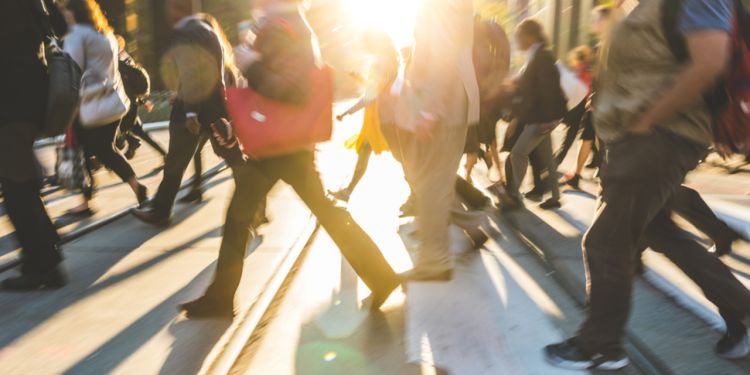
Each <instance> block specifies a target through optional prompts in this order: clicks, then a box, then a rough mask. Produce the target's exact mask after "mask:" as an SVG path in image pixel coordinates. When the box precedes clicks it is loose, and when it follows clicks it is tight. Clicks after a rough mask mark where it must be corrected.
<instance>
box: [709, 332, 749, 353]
mask: <svg viewBox="0 0 750 375" xmlns="http://www.w3.org/2000/svg"><path fill="white" fill-rule="evenodd" d="M716 355H718V356H719V357H721V358H725V359H741V358H745V357H747V356H748V355H750V335H748V334H747V331H745V332H743V334H740V335H733V334H730V333H729V332H727V333H726V334H724V337H722V338H721V340H719V342H718V343H717V344H716Z"/></svg>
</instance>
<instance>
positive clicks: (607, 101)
mask: <svg viewBox="0 0 750 375" xmlns="http://www.w3.org/2000/svg"><path fill="white" fill-rule="evenodd" d="M734 4H735V2H734V1H732V0H716V1H699V0H689V1H682V3H681V7H679V8H674V4H673V3H671V2H667V0H663V1H647V2H646V1H642V2H640V3H639V4H638V6H637V7H636V8H635V10H633V12H632V13H631V14H630V15H629V16H628V17H627V19H626V20H625V21H623V22H621V23H619V24H618V25H617V26H616V27H615V28H614V29H613V31H612V35H611V38H610V40H609V41H608V44H607V47H606V52H607V53H606V54H605V55H604V56H605V57H604V59H603V60H602V61H601V62H600V63H601V64H602V66H601V74H599V75H598V76H597V94H596V95H597V96H596V100H595V101H594V117H595V120H596V121H595V127H596V130H597V134H598V135H599V137H600V138H601V139H602V140H603V141H604V143H605V144H606V148H607V161H606V163H605V164H604V165H603V167H602V170H601V180H602V191H601V196H600V200H599V205H598V209H597V213H596V217H595V219H594V223H593V224H592V225H591V227H590V229H589V231H588V233H587V234H586V236H585V237H584V243H583V248H584V252H585V256H584V259H585V260H586V271H587V274H586V276H587V286H588V290H587V296H588V310H587V315H586V319H585V321H584V322H583V324H582V325H581V327H580V330H579V332H578V334H577V335H576V336H575V337H574V338H572V339H570V340H567V341H565V342H562V343H559V344H555V345H550V346H548V347H547V348H546V349H545V353H546V357H547V360H548V361H549V362H550V363H552V364H555V365H557V366H560V367H566V368H571V369H579V370H589V371H590V370H597V369H601V370H617V369H621V368H623V367H625V366H627V365H628V363H629V360H628V357H627V356H626V355H625V353H624V351H623V347H622V340H623V336H624V331H625V324H626V322H627V320H628V316H629V312H630V303H631V298H632V288H633V276H634V270H635V259H636V256H637V254H638V251H639V250H640V249H641V247H642V246H643V245H646V246H649V247H650V248H651V249H653V250H655V251H658V252H661V253H663V254H664V255H665V256H667V258H669V260H671V261H672V262H674V263H675V264H676V265H677V266H678V267H680V269H681V270H682V271H683V272H685V273H686V274H687V276H689V277H690V278H691V279H692V280H693V281H694V282H695V283H696V284H697V285H698V286H699V287H700V288H701V290H702V291H703V293H704V294H705V296H706V298H708V299H709V300H710V301H711V302H712V303H714V304H715V305H716V306H717V307H718V310H719V313H720V314H721V316H722V317H723V318H724V321H725V323H726V327H727V331H726V333H725V335H724V337H722V338H721V340H720V341H719V342H718V343H717V345H716V349H715V350H716V353H717V354H718V355H719V356H722V357H724V358H728V359H737V358H743V357H745V356H747V355H748V354H750V339H749V338H748V333H747V329H746V327H745V325H744V324H743V322H742V320H743V319H744V318H746V317H747V316H748V314H749V313H750V292H749V291H748V290H747V289H746V288H745V286H744V285H743V284H742V283H741V282H739V281H738V280H737V279H736V278H735V277H734V275H733V274H732V272H731V271H730V270H729V268H727V267H726V266H725V265H724V264H723V263H722V262H721V261H720V260H719V259H718V258H716V257H715V256H713V255H711V254H709V253H708V252H707V251H706V250H705V248H704V247H703V246H701V245H700V244H699V243H698V242H696V241H695V240H694V239H693V238H691V237H690V236H688V235H686V234H685V233H684V231H683V230H682V229H680V228H679V227H678V226H677V225H676V224H675V223H674V221H673V220H672V212H673V210H674V206H673V204H674V203H673V202H675V199H676V198H677V196H676V195H675V192H676V191H679V189H680V186H681V184H682V182H683V180H684V179H685V176H686V175H687V173H688V172H690V171H691V170H693V169H694V168H695V167H696V166H697V165H698V163H699V162H700V160H701V159H702V158H704V157H705V156H706V154H707V152H708V148H709V146H710V145H711V143H712V139H713V129H712V120H711V115H710V110H709V107H708V105H707V102H706V100H705V98H704V94H705V92H707V91H708V89H709V88H710V87H711V85H713V84H714V83H715V82H716V81H717V80H718V79H719V77H720V76H721V75H722V73H723V72H724V70H725V69H726V67H727V66H728V65H729V62H730V55H731V49H730V39H731V35H730V33H731V32H732V29H733V28H732V23H733V16H734V11H733V7H734ZM676 10H679V12H676V13H675V18H674V19H676V20H677V22H676V25H675V29H674V30H672V29H667V28H666V27H663V25H664V23H663V21H664V19H665V17H666V16H665V13H664V12H669V11H676ZM666 18H669V17H666ZM667 35H674V36H676V37H677V38H679V39H680V40H683V41H684V46H685V49H686V50H685V51H686V53H687V55H688V56H687V57H688V58H687V59H685V60H684V61H682V60H679V59H678V58H677V55H676V54H675V53H674V51H673V49H672V48H670V44H669V43H668V42H667V40H669V38H668V37H667ZM634 46H641V47H639V48H634ZM642 46H648V48H642ZM634 67H637V69H634Z"/></svg>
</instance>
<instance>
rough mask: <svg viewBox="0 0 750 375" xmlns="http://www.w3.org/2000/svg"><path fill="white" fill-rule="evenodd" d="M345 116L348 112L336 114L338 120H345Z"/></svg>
mask: <svg viewBox="0 0 750 375" xmlns="http://www.w3.org/2000/svg"><path fill="white" fill-rule="evenodd" d="M344 117H346V113H342V114H340V115H338V116H336V121H339V122H340V121H344Z"/></svg>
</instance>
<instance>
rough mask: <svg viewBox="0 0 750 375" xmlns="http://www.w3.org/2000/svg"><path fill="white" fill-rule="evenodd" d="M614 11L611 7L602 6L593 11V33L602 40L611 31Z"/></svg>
mask: <svg viewBox="0 0 750 375" xmlns="http://www.w3.org/2000/svg"><path fill="white" fill-rule="evenodd" d="M613 11H614V9H613V8H612V6H610V5H600V6H598V7H596V8H594V10H592V11H591V31H592V32H593V33H594V34H595V35H596V36H597V37H598V38H602V36H603V35H604V34H605V33H606V32H607V30H608V29H609V24H610V19H611V18H612V13H613Z"/></svg>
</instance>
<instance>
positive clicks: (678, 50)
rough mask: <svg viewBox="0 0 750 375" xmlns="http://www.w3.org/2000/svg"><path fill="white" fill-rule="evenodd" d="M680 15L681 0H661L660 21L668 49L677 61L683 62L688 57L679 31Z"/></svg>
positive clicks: (683, 39) (685, 44) (688, 54)
mask: <svg viewBox="0 0 750 375" xmlns="http://www.w3.org/2000/svg"><path fill="white" fill-rule="evenodd" d="M681 16H682V0H663V1H662V9H661V22H662V30H663V31H664V36H665V37H666V38H667V44H668V45H669V50H670V51H672V54H673V55H674V57H675V59H677V62H680V63H683V62H686V61H687V60H688V59H690V53H689V52H688V47H687V43H686V42H685V38H684V37H683V35H682V33H681V32H680V27H679V25H680V17H681Z"/></svg>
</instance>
